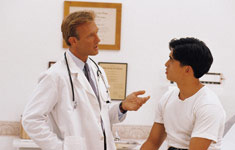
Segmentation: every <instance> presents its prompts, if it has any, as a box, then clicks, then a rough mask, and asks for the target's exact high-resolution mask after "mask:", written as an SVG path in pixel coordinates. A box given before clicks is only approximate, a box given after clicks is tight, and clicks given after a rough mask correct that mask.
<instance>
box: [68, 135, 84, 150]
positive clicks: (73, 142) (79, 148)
mask: <svg viewBox="0 0 235 150" xmlns="http://www.w3.org/2000/svg"><path fill="white" fill-rule="evenodd" d="M86 149H87V148H86V141H85V138H83V137H79V136H67V137H65V139H64V150H86Z"/></svg>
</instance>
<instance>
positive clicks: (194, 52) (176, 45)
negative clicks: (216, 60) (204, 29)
mask: <svg viewBox="0 0 235 150" xmlns="http://www.w3.org/2000/svg"><path fill="white" fill-rule="evenodd" d="M169 48H170V50H173V53H172V55H173V58H174V59H175V60H178V61H179V62H180V64H181V65H182V66H187V65H188V66H191V67H192V69H193V72H194V77H195V78H200V77H202V76H203V75H204V74H205V73H207V72H208V71H209V69H210V67H211V64H212V62H213V56H212V54H211V52H210V49H209V48H208V47H207V46H206V44H205V43H204V42H202V41H200V40H198V39H196V38H181V39H172V40H171V41H170V43H169Z"/></svg>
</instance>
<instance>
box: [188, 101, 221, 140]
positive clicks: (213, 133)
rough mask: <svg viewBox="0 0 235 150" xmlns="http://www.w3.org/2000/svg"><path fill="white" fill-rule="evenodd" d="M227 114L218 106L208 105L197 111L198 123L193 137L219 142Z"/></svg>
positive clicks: (195, 125) (196, 122)
mask: <svg viewBox="0 0 235 150" xmlns="http://www.w3.org/2000/svg"><path fill="white" fill-rule="evenodd" d="M224 123H225V113H224V111H223V109H222V108H221V107H220V106H218V105H213V104H210V105H209V104H208V105H205V106H202V107H200V108H199V109H198V110H197V111H196V121H195V124H194V129H193V132H192V135H191V137H200V138H206V139H210V140H213V141H214V142H217V141H218V137H220V136H221V134H223V130H224Z"/></svg>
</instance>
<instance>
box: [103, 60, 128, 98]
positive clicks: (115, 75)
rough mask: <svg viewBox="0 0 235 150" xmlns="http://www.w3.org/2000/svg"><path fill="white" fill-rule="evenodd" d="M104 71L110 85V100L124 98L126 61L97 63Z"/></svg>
mask: <svg viewBox="0 0 235 150" xmlns="http://www.w3.org/2000/svg"><path fill="white" fill-rule="evenodd" d="M98 64H99V65H100V66H101V67H102V68H103V69H104V71H105V74H106V76H107V78H108V82H109V85H110V89H109V90H110V96H111V99H112V100H124V99H125V98H126V82H127V63H111V62H99V63H98Z"/></svg>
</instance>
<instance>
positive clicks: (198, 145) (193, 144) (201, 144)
mask: <svg viewBox="0 0 235 150" xmlns="http://www.w3.org/2000/svg"><path fill="white" fill-rule="evenodd" d="M211 142H212V140H209V139H205V138H199V137H193V138H192V139H191V140H190V145H189V149H190V150H199V149H200V150H207V149H208V147H209V146H210V144H211Z"/></svg>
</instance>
